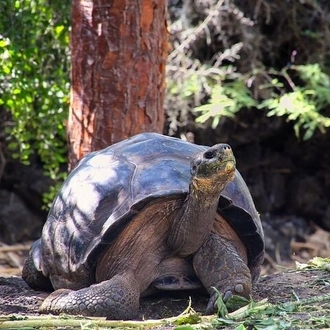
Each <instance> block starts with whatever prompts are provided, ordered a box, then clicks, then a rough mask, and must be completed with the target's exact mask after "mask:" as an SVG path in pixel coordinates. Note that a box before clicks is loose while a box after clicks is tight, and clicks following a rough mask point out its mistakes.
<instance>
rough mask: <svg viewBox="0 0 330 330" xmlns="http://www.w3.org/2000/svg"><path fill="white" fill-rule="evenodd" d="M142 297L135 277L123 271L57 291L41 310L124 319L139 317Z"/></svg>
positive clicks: (44, 303) (49, 297)
mask: <svg viewBox="0 0 330 330" xmlns="http://www.w3.org/2000/svg"><path fill="white" fill-rule="evenodd" d="M139 298H140V291H139V286H138V284H137V283H136V281H135V280H134V277H133V276H132V275H131V276H130V275H128V274H122V275H116V276H114V277H113V278H111V279H110V280H107V281H103V282H101V283H98V284H94V285H91V286H89V287H87V288H83V289H80V290H77V291H72V290H68V289H60V290H56V291H55V292H53V293H52V294H50V295H49V296H48V297H47V298H46V299H45V301H44V302H43V304H42V305H41V307H40V310H41V311H42V312H49V313H54V314H59V313H68V314H82V315H87V316H106V317H107V318H108V319H116V320H124V319H132V318H134V317H136V315H137V313H138V309H139Z"/></svg>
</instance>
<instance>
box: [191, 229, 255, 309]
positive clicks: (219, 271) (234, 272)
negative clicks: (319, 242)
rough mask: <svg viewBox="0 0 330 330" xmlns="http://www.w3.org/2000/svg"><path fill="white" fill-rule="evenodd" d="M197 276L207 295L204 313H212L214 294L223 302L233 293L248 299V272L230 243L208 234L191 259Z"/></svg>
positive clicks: (249, 284)
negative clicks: (219, 294) (207, 299)
mask: <svg viewBox="0 0 330 330" xmlns="http://www.w3.org/2000/svg"><path fill="white" fill-rule="evenodd" d="M193 265H194V269H195V272H196V275H197V276H198V278H199V279H200V280H201V282H202V283H203V285H204V287H205V288H206V289H207V291H208V292H209V294H210V300H209V302H208V305H207V308H206V313H207V314H212V313H214V312H215V308H216V299H217V293H216V291H215V290H214V288H216V289H217V290H218V291H219V292H220V293H221V294H222V298H223V300H224V301H226V300H228V299H229V298H230V297H231V296H232V295H238V296H243V297H246V298H249V297H250V295H251V292H252V281H251V274H250V270H249V268H248V266H247V265H246V264H245V262H244V261H243V259H242V258H241V256H240V255H239V254H238V252H237V250H236V248H235V246H234V245H233V244H232V242H231V241H230V240H228V239H226V238H224V237H222V236H219V235H217V234H215V233H211V234H210V235H209V236H208V237H207V239H206V240H205V242H204V243H203V245H202V246H201V248H200V249H199V250H198V251H197V253H196V254H195V256H194V258H193Z"/></svg>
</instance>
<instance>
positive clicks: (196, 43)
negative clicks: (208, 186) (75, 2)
mask: <svg viewBox="0 0 330 330" xmlns="http://www.w3.org/2000/svg"><path fill="white" fill-rule="evenodd" d="M168 9H169V39H170V44H171V49H170V53H169V59H168V65H167V72H168V73H167V97H166V113H167V115H166V119H167V120H166V126H165V128H164V133H165V134H169V135H173V136H177V137H181V138H184V139H187V140H189V141H194V142H196V143H199V144H205V145H212V144H215V143H217V142H228V143H230V144H231V145H232V147H233V149H234V152H235V154H236V157H237V162H238V169H239V170H240V172H241V173H242V174H243V176H244V178H245V179H246V181H247V184H248V186H249V187H250V189H251V193H252V195H253V197H254V200H255V203H256V205H257V208H258V210H259V212H260V214H261V218H262V220H263V221H264V227H265V231H266V234H267V240H266V245H267V248H268V249H269V251H273V254H275V252H274V251H275V250H276V248H277V244H278V243H279V242H280V243H281V242H282V243H281V253H282V254H283V256H286V257H290V255H291V254H292V250H291V249H292V246H291V245H290V244H291V242H292V240H294V241H296V242H305V241H306V239H307V236H308V235H311V234H313V232H315V230H316V228H317V227H316V226H320V227H322V228H323V229H326V230H330V203H329V200H330V193H329V190H330V147H329V146H330V133H329V129H328V128H329V126H330V118H329V117H330V76H329V74H330V70H329V69H330V49H329V48H330V3H329V2H328V1H325V0H324V1H322V0H318V1H317V0H307V1H302V0H301V1H300V0H299V1H298V0H292V1H283V0H276V1H271V0H258V1H256V0H253V1H252V0H248V1H234V0H227V1H212V0H203V1H202V0H199V1H198V0H195V1H193V0H186V1H179V0H169V3H168ZM69 30H70V2H69V1H67V2H63V1H58V0H54V1H48V0H17V1H12V0H4V1H3V3H2V4H1V7H0V241H2V242H4V243H6V244H16V243H18V242H24V241H30V240H33V239H35V238H37V237H38V236H39V235H40V230H41V227H42V224H43V222H44V221H45V218H46V214H47V209H48V207H49V203H50V202H51V200H52V198H53V197H54V193H55V192H56V190H57V189H58V187H59V185H60V184H61V182H62V181H63V178H64V177H65V175H66V170H67V163H66V156H67V148H66V140H65V124H66V119H67V116H68V100H69V67H70V65H69V63H70V52H69V48H68V44H69ZM315 224H316V225H315ZM283 237H286V240H283Z"/></svg>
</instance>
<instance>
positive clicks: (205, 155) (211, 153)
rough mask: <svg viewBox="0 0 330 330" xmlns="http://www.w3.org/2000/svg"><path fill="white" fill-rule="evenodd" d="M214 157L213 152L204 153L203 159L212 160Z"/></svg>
mask: <svg viewBox="0 0 330 330" xmlns="http://www.w3.org/2000/svg"><path fill="white" fill-rule="evenodd" d="M215 155H216V153H215V151H206V152H205V153H204V158H206V159H212V158H214V157H215Z"/></svg>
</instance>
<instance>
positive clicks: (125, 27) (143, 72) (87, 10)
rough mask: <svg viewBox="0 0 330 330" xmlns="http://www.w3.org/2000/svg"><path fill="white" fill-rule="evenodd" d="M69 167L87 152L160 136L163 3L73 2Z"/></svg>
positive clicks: (162, 0)
mask: <svg viewBox="0 0 330 330" xmlns="http://www.w3.org/2000/svg"><path fill="white" fill-rule="evenodd" d="M71 51H72V70H71V79H72V89H71V106H70V114H69V120H68V143H69V167H70V168H73V167H74V166H75V165H76V163H77V161H78V160H79V159H80V158H81V157H82V156H84V155H85V154H87V153H88V152H90V151H93V150H98V149H101V148H104V147H106V146H108V145H110V144H113V143H115V142H118V141H120V140H122V139H125V138H127V137H129V136H132V135H135V134H137V133H140V132H145V131H155V132H162V131H163V125H164V111H163V100H164V87H165V86H164V77H165V61H166V54H167V29H166V0H73V5H72V35H71Z"/></svg>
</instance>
